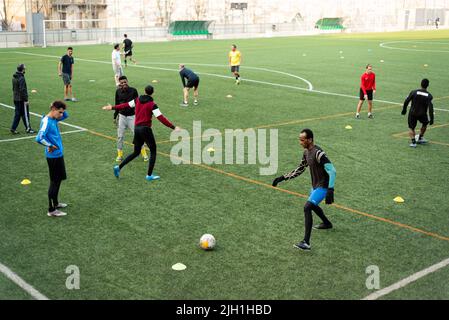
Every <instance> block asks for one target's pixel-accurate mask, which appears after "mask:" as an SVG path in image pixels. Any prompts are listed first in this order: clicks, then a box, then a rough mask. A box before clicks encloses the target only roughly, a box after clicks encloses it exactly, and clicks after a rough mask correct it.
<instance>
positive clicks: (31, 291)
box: [0, 262, 50, 300]
mask: <svg viewBox="0 0 449 320" xmlns="http://www.w3.org/2000/svg"><path fill="white" fill-rule="evenodd" d="M0 272H1V273H3V274H4V275H5V276H6V277H7V278H8V279H10V280H11V281H12V282H14V283H15V284H16V285H18V286H19V287H20V288H22V289H23V290H24V291H25V292H27V293H28V294H29V295H31V296H32V297H33V298H34V299H36V300H50V299H48V298H47V297H46V296H44V295H43V294H42V293H40V292H39V291H37V290H36V289H35V288H34V287H33V286H32V285H30V284H28V283H27V282H26V281H25V280H23V279H22V278H21V277H19V275H17V274H16V273H15V272H14V271H12V270H11V269H9V268H8V267H7V266H5V265H4V264H2V263H1V262H0Z"/></svg>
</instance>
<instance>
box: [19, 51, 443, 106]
mask: <svg viewBox="0 0 449 320" xmlns="http://www.w3.org/2000/svg"><path fill="white" fill-rule="evenodd" d="M14 53H17V54H24V55H31V56H40V57H50V58H57V59H59V58H60V57H59V56H51V55H46V54H36V53H28V52H21V51H14ZM77 60H79V61H85V62H92V63H102V64H112V63H111V62H106V61H100V60H90V59H81V58H77ZM161 64H166V63H161ZM198 65H201V64H198ZM204 65H207V64H204ZM211 66H220V65H213V64H211ZM129 67H133V68H144V69H154V70H162V71H175V72H178V71H179V70H178V69H169V68H161V67H149V66H143V65H129ZM251 68H253V69H260V70H263V68H256V67H251ZM266 70H267V71H268V70H269V69H266ZM269 71H270V72H273V71H274V70H269ZM279 73H284V72H279ZM199 74H204V75H207V76H212V77H218V78H226V79H234V77H231V76H225V75H219V74H214V73H204V72H203V73H199ZM284 74H286V75H290V76H294V75H292V74H287V73H284ZM295 77H297V76H295ZM298 78H299V77H298ZM300 79H301V80H304V81H307V82H308V83H310V82H309V81H308V80H306V79H303V78H300ZM243 80H244V81H247V82H254V83H260V84H266V85H271V86H277V87H283V88H289V89H295V90H302V91H308V92H315V93H319V94H324V95H331V96H338V97H346V98H351V99H359V96H353V95H350V94H343V93H336V92H328V91H320V90H315V89H310V88H311V87H310V86H312V84H311V83H310V86H309V88H302V87H296V86H289V85H284V84H279V83H272V82H265V81H258V80H252V79H243ZM312 88H313V86H312ZM373 101H377V102H382V103H388V104H393V105H403V103H400V102H393V101H388V100H379V99H373ZM435 110H439V111H447V110H444V109H437V108H436V109H435Z"/></svg>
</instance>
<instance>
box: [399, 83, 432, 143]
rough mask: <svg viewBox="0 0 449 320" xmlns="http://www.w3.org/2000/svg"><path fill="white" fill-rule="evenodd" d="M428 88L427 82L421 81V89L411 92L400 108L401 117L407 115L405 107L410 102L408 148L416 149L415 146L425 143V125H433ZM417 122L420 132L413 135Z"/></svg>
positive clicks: (430, 96) (430, 97)
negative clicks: (419, 123)
mask: <svg viewBox="0 0 449 320" xmlns="http://www.w3.org/2000/svg"><path fill="white" fill-rule="evenodd" d="M428 87H429V80H428V79H423V80H422V81H421V89H417V90H413V91H412V92H410V94H409V95H408V97H407V99H405V101H404V106H403V108H402V115H405V114H406V113H407V106H408V104H409V103H410V101H411V102H412V106H411V108H410V111H409V113H408V127H409V129H410V131H409V136H410V139H411V140H412V142H411V143H410V147H412V148H416V144H424V143H427V140H426V139H424V133H425V132H426V129H427V125H428V124H430V125H433V121H434V113H433V104H432V99H433V97H432V95H431V94H430V92H429V91H427V88H428ZM427 113H429V115H427ZM418 121H419V122H421V123H422V126H421V131H420V133H419V134H417V135H415V128H416V125H417V124H418Z"/></svg>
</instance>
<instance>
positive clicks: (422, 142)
mask: <svg viewBox="0 0 449 320" xmlns="http://www.w3.org/2000/svg"><path fill="white" fill-rule="evenodd" d="M415 140H416V143H417V144H424V143H427V142H428V141H427V140H426V139H424V137H422V138H421V139H420V138H419V134H417V135H416V136H415Z"/></svg>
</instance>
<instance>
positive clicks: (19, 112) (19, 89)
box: [10, 64, 34, 134]
mask: <svg viewBox="0 0 449 320" xmlns="http://www.w3.org/2000/svg"><path fill="white" fill-rule="evenodd" d="M12 91H13V94H14V106H15V114H14V120H13V121H12V126H11V130H10V131H11V133H12V134H17V133H19V132H17V130H16V129H17V126H18V125H19V122H20V118H21V117H22V120H23V124H24V125H25V130H26V132H27V133H34V130H33V129H31V123H30V110H29V104H28V89H27V83H26V81H25V65H24V64H20V65H18V66H17V72H16V73H15V74H14V75H13V76H12Z"/></svg>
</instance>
